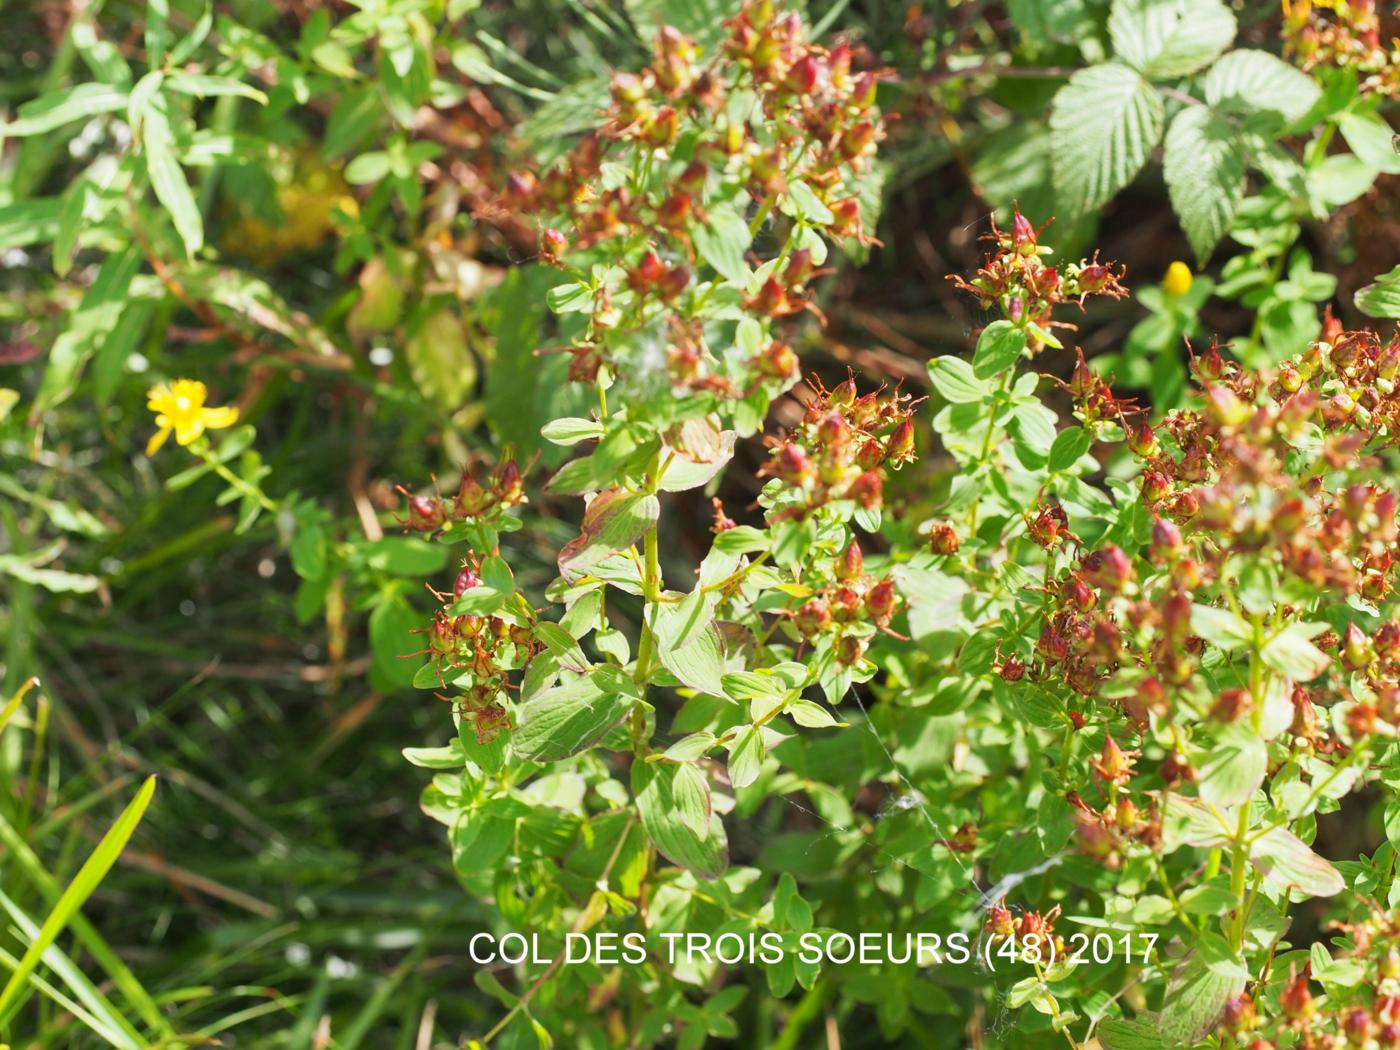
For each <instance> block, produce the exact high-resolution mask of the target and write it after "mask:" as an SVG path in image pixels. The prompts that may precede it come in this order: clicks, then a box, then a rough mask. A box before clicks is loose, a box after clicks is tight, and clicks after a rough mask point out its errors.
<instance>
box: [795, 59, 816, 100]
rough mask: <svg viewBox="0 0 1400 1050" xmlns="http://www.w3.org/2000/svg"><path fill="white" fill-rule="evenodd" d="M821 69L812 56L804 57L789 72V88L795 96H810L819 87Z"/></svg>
mask: <svg viewBox="0 0 1400 1050" xmlns="http://www.w3.org/2000/svg"><path fill="white" fill-rule="evenodd" d="M820 75H821V67H820V66H818V65H817V60H816V59H815V58H813V57H812V56H811V55H803V56H802V57H801V58H799V59H798V60H797V61H796V62H794V63H793V64H792V67H791V68H790V69H789V70H788V74H787V86H788V88H789V89H790V90H791V91H792V92H793V93H795V94H798V95H808V94H811V92H812V90H813V89H814V88H815V87H816V86H817V80H818V78H819V77H820Z"/></svg>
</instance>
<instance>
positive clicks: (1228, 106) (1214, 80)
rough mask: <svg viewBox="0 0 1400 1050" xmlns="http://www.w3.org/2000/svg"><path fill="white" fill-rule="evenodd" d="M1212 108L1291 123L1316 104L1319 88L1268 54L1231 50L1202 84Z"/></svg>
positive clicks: (1264, 52)
mask: <svg viewBox="0 0 1400 1050" xmlns="http://www.w3.org/2000/svg"><path fill="white" fill-rule="evenodd" d="M1201 86H1202V88H1203V89H1204V91H1205V97H1206V101H1207V102H1208V103H1210V104H1211V106H1213V107H1215V108H1217V109H1222V110H1225V111H1227V112H1231V113H1243V114H1249V113H1258V112H1261V111H1265V112H1273V113H1277V114H1279V115H1280V116H1281V117H1282V118H1283V119H1284V121H1286V122H1287V123H1289V124H1291V123H1293V122H1294V121H1295V120H1297V119H1299V118H1300V117H1301V116H1302V115H1303V114H1304V113H1306V112H1307V111H1308V110H1310V109H1312V107H1313V105H1314V104H1316V102H1317V100H1318V98H1319V96H1320V95H1321V94H1322V89H1321V88H1319V87H1318V86H1317V84H1316V83H1314V82H1313V79H1312V77H1310V76H1308V75H1307V74H1306V73H1303V72H1301V71H1300V70H1298V69H1296V68H1294V67H1293V66H1290V65H1289V64H1288V63H1287V62H1285V61H1284V60H1283V59H1281V58H1279V57H1277V56H1275V55H1271V54H1269V53H1268V52H1267V51H1254V50H1241V51H1231V52H1230V53H1229V54H1227V55H1224V56H1222V57H1221V59H1220V61H1218V62H1216V63H1215V65H1213V66H1211V67H1210V70H1209V71H1208V72H1207V73H1206V75H1205V79H1204V80H1203V81H1202V83H1201Z"/></svg>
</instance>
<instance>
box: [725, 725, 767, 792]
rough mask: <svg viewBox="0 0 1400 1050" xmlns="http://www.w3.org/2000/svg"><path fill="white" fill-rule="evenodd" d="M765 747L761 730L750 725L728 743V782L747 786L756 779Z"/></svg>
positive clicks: (761, 766)
mask: <svg viewBox="0 0 1400 1050" xmlns="http://www.w3.org/2000/svg"><path fill="white" fill-rule="evenodd" d="M766 754H767V749H766V748H765V747H764V746H763V731H762V730H761V729H759V728H758V726H750V727H749V728H748V729H745V730H744V731H743V732H742V733H740V734H739V735H738V736H737V737H736V738H735V739H734V742H733V743H732V744H730V745H729V782H730V783H731V784H733V785H734V786H735V787H736V788H743V787H748V786H749V785H750V784H752V783H753V782H754V781H755V780H757V779H758V772H759V770H760V769H762V768H763V759H764V756H765V755H766Z"/></svg>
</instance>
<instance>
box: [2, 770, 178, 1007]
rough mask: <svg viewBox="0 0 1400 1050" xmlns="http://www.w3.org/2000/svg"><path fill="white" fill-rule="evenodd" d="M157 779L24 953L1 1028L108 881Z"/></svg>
mask: <svg viewBox="0 0 1400 1050" xmlns="http://www.w3.org/2000/svg"><path fill="white" fill-rule="evenodd" d="M155 790H156V778H155V777H154V776H150V777H147V778H146V780H145V783H143V784H142V785H141V789H140V790H139V791H137V793H136V797H135V798H133V799H132V800H131V802H130V803H129V804H128V805H127V807H126V809H124V810H123V811H122V814H121V816H120V817H118V818H117V820H116V823H114V824H113V825H112V826H111V827H110V828H109V829H108V830H107V833H106V834H105V835H103V836H102V840H101V841H100V842H98V844H97V847H96V848H95V849H94V850H93V851H92V853H91V854H90V855H89V856H88V859H87V860H86V861H84V862H83V866H82V867H81V868H79V869H78V873H77V874H76V875H74V876H73V881H72V882H70V883H69V884H68V888H67V889H65V890H64V891H63V895H62V896H60V897H59V898H58V901H57V903H55V904H54V906H53V910H52V911H51V912H49V915H48V918H46V919H45V920H44V924H43V925H42V926H41V927H40V928H39V935H38V936H37V937H35V938H34V939H33V940H32V941H31V942H30V944H29V947H28V948H27V949H26V950H25V953H24V955H23V956H22V957H21V959H20V961H19V965H17V966H16V967H15V969H14V972H13V973H11V974H10V979H9V981H8V982H6V984H5V987H4V989H3V990H0V1025H8V1024H9V1023H10V1021H11V1020H12V1019H13V1017H14V1015H15V1013H16V1011H18V1009H19V1007H20V1005H21V1004H22V1003H23V1001H24V991H25V987H26V985H27V984H28V983H29V978H30V975H31V974H32V973H33V972H34V968H35V966H36V965H38V962H39V958H40V956H42V955H43V954H44V952H45V951H46V950H47V949H48V947H49V945H51V944H53V942H54V941H55V940H56V939H57V937H58V935H59V934H60V933H61V932H62V931H63V928H64V927H65V926H67V925H68V922H69V920H71V919H72V918H73V916H74V915H75V914H77V912H78V910H79V909H80V908H81V907H82V906H83V904H84V902H85V901H86V900H87V899H88V898H89V897H90V896H92V893H93V891H94V890H96V889H97V887H98V885H99V884H100V883H101V882H102V880H103V878H104V877H106V875H107V872H108V871H110V870H111V867H112V865H113V864H115V863H116V862H117V858H118V857H120V856H121V853H122V850H123V849H125V848H126V844H127V842H128V841H129V840H130V839H131V836H132V834H133V833H134V832H135V831H136V825H137V824H139V823H140V822H141V817H142V815H143V814H144V813H145V812H146V807H147V805H149V804H150V801H151V796H152V795H153V794H155Z"/></svg>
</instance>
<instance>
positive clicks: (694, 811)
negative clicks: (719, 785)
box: [671, 762, 711, 839]
mask: <svg viewBox="0 0 1400 1050" xmlns="http://www.w3.org/2000/svg"><path fill="white" fill-rule="evenodd" d="M671 795H672V797H673V798H675V800H676V812H677V815H678V816H679V817H680V821H681V823H682V824H684V825H685V826H686V827H687V828H689V829H690V830H691V831H693V832H694V833H695V834H696V835H697V836H698V837H699V838H701V839H704V838H707V837H708V836H709V834H710V813H711V807H710V782H709V781H708V780H706V779H705V774H703V773H701V772H700V770H698V769H696V768H695V766H693V765H691V764H690V763H689V762H686V763H684V764H683V765H679V766H677V767H676V772H675V777H674V779H673V780H672V781H671Z"/></svg>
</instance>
